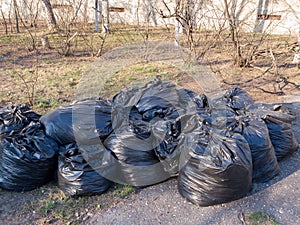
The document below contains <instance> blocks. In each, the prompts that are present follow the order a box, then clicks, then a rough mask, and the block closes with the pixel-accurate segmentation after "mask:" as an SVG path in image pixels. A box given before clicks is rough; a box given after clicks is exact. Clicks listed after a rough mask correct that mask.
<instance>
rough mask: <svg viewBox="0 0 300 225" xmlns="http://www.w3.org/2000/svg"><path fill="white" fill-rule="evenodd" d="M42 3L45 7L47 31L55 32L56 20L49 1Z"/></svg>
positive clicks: (44, 0) (45, 0)
mask: <svg viewBox="0 0 300 225" xmlns="http://www.w3.org/2000/svg"><path fill="white" fill-rule="evenodd" d="M43 3H44V5H45V7H46V13H47V24H48V29H49V30H56V29H57V28H58V26H57V23H56V19H55V16H54V13H53V9H52V6H51V3H50V0H43Z"/></svg>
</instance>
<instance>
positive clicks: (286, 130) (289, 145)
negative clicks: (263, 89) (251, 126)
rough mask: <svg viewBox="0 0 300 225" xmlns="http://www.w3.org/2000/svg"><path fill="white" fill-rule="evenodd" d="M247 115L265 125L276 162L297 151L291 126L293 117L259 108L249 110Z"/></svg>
mask: <svg viewBox="0 0 300 225" xmlns="http://www.w3.org/2000/svg"><path fill="white" fill-rule="evenodd" d="M247 113H248V114H250V115H251V116H254V117H257V118H261V119H262V120H263V121H264V122H265V123H266V125H267V127H268V131H269V136H270V139H271V142H272V144H273V146H274V150H275V154H276V157H277V160H278V161H280V160H282V159H283V158H284V157H285V156H287V155H289V154H291V153H293V152H294V151H296V150H297V148H298V146H299V144H298V141H297V139H296V138H295V135H294V132H293V130H292V125H291V124H292V121H293V120H295V118H296V117H295V116H293V115H290V114H287V113H283V112H282V111H271V110H268V109H264V108H261V107H258V108H256V109H255V108H254V109H253V108H251V110H249V111H248V112H247Z"/></svg>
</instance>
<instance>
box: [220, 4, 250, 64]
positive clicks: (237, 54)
mask: <svg viewBox="0 0 300 225" xmlns="http://www.w3.org/2000/svg"><path fill="white" fill-rule="evenodd" d="M224 5H225V14H226V17H227V19H228V21H229V27H230V34H231V40H232V42H233V46H234V50H235V56H234V65H236V66H239V67H243V66H245V65H246V61H245V60H244V59H243V57H242V53H241V46H240V44H239V40H238V30H237V26H236V22H235V19H234V17H233V16H231V15H230V13H229V5H228V2H227V0H224Z"/></svg>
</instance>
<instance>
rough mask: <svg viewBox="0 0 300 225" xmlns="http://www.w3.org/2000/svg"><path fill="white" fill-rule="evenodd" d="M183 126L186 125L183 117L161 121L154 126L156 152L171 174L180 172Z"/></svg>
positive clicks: (165, 168) (174, 174) (175, 174)
mask: <svg viewBox="0 0 300 225" xmlns="http://www.w3.org/2000/svg"><path fill="white" fill-rule="evenodd" d="M181 126H184V124H181V119H177V120H175V121H159V122H157V123H155V124H154V126H153V134H154V135H155V137H156V139H155V140H154V142H153V147H154V149H155V154H156V155H157V157H158V158H159V160H160V162H161V163H162V165H163V166H164V170H165V171H166V172H167V173H169V174H170V176H177V175H178V172H179V157H180V154H181V152H180V151H181V149H179V148H178V143H179V141H180V139H181V132H182V128H181Z"/></svg>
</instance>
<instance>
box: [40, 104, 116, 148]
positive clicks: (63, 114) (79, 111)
mask: <svg viewBox="0 0 300 225" xmlns="http://www.w3.org/2000/svg"><path fill="white" fill-rule="evenodd" d="M86 117H89V118H88V119H89V121H90V123H89V124H83V123H82V121H87V118H86ZM90 117H91V118H90ZM40 121H41V123H42V124H44V126H45V128H46V134H47V135H48V136H50V137H52V138H53V139H54V140H56V141H57V143H59V144H60V145H66V144H70V143H74V142H75V141H76V140H75V137H74V129H76V132H78V135H80V132H83V135H84V130H85V129H95V130H96V131H97V133H98V135H99V137H100V138H101V139H104V138H106V137H107V136H108V135H109V134H110V133H111V131H112V128H111V102H110V101H107V100H102V99H84V100H80V101H77V102H74V103H73V104H71V105H66V106H61V107H59V108H57V109H55V110H54V111H52V112H50V113H48V114H46V115H44V116H42V117H41V119H40Z"/></svg>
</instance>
